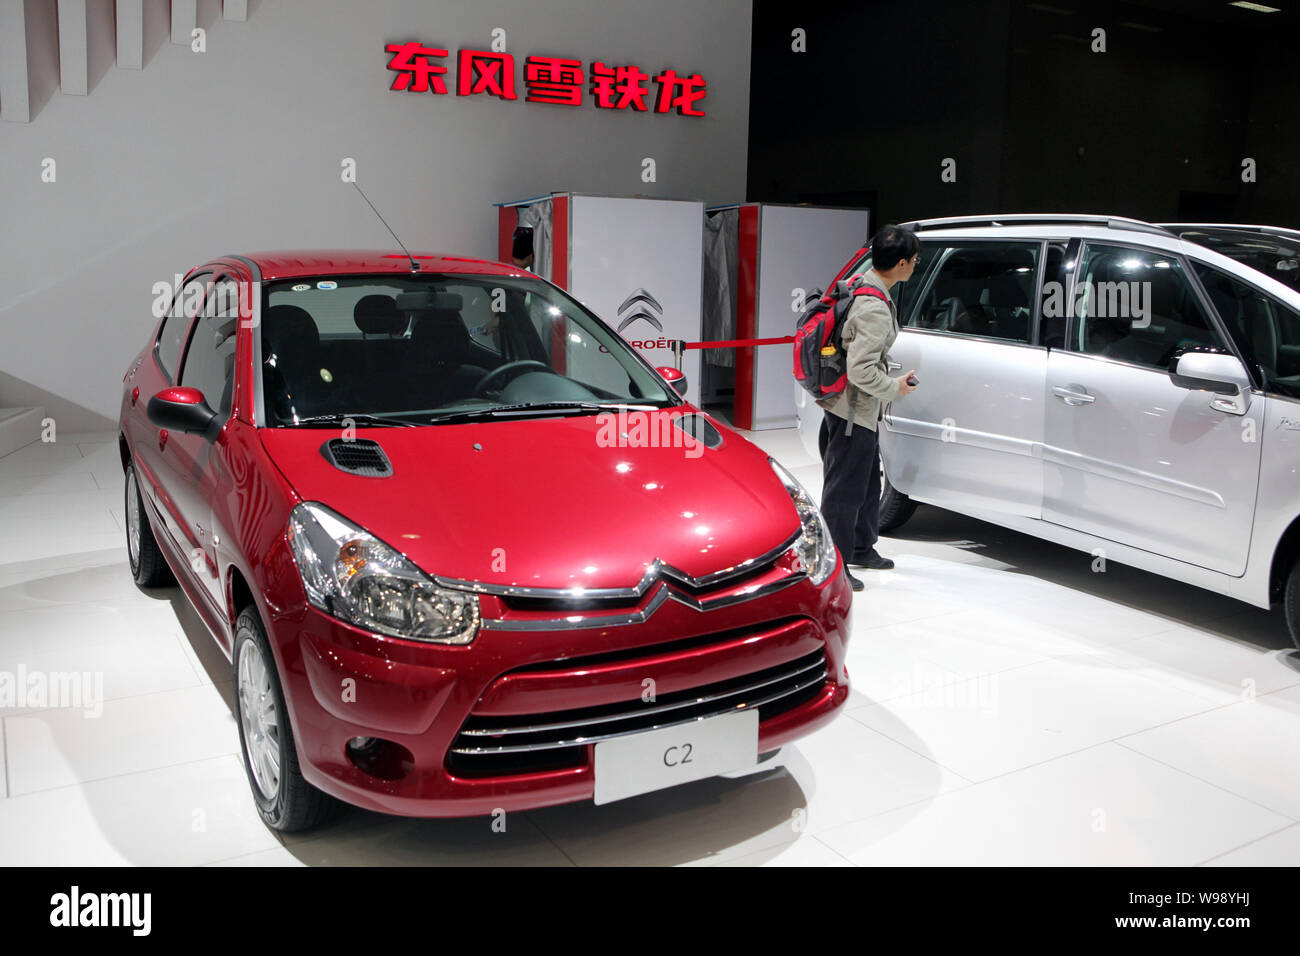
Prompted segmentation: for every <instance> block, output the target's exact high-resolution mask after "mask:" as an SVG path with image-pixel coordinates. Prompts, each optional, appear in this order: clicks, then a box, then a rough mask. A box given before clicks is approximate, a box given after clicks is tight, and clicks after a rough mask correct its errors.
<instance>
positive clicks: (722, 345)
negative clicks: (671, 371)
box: [682, 335, 794, 351]
mask: <svg viewBox="0 0 1300 956" xmlns="http://www.w3.org/2000/svg"><path fill="white" fill-rule="evenodd" d="M793 341H794V336H793V335H783V336H781V337H780V338H775V339H727V340H725V341H722V342H684V343H682V348H683V349H685V350H686V351H690V350H691V349H741V348H748V347H749V346H751V345H789V344H790V343H791V342H793Z"/></svg>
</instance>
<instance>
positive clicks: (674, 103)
mask: <svg viewBox="0 0 1300 956" xmlns="http://www.w3.org/2000/svg"><path fill="white" fill-rule="evenodd" d="M655 82H656V83H658V84H659V101H658V102H657V103H656V104H655V112H656V113H667V112H668V111H669V110H670V109H674V108H676V110H677V112H678V113H679V114H681V115H682V116H703V115H704V110H697V109H696V108H695V104H696V103H697V102H699V101H700V100H702V99H704V77H702V76H700V74H698V73H696V74H695V75H694V76H678V75H677V72H676V71H675V70H664V71H663V72H662V73H660V74H659V75H658V76H656V77H655Z"/></svg>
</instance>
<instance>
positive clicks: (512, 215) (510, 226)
mask: <svg viewBox="0 0 1300 956" xmlns="http://www.w3.org/2000/svg"><path fill="white" fill-rule="evenodd" d="M518 221H519V213H518V212H517V211H516V210H515V208H514V207H513V206H501V207H499V208H498V209H497V261H498V262H510V261H511V256H510V253H511V252H512V251H514V241H513V240H514V235H515V224H516V223H517V222H518Z"/></svg>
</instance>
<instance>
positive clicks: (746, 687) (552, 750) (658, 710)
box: [447, 649, 826, 776]
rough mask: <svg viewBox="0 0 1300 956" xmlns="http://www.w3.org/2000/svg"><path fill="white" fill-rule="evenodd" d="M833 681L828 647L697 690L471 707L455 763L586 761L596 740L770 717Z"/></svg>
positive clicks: (507, 766) (515, 765) (467, 768)
mask: <svg viewBox="0 0 1300 956" xmlns="http://www.w3.org/2000/svg"><path fill="white" fill-rule="evenodd" d="M825 681H826V653H825V651H824V650H822V649H818V650H816V651H813V652H812V653H811V654H806V655H804V656H803V657H801V658H799V659H798V660H794V661H790V662H789V663H786V664H781V665H778V666H776V667H769V668H767V669H766V670H762V671H758V672H756V673H753V674H746V675H744V676H742V677H735V678H732V679H730V680H725V681H719V682H718V683H715V684H708V685H706V686H704V687H697V688H694V689H692V690H687V691H679V692H677V693H674V694H663V695H661V696H659V697H658V698H656V700H655V701H654V702H653V703H646V702H643V701H642V700H641V699H640V698H638V699H636V700H631V701H623V702H620V703H616V704H605V705H602V706H599V707H585V708H581V709H578V710H565V711H554V712H552V713H548V714H522V715H512V716H477V715H474V714H471V715H470V716H469V718H468V719H467V720H466V721H465V724H464V726H463V727H461V729H460V733H459V734H457V735H456V739H455V740H453V741H452V745H451V751H450V752H449V753H448V761H447V764H448V768H449V769H450V770H451V772H452V773H454V774H457V775H458V776H501V775H508V774H514V773H534V772H538V771H543V770H557V769H562V768H566V767H581V766H585V765H586V763H587V753H588V748H589V747H590V745H591V744H594V743H598V742H599V741H601V740H609V739H610V738H612V737H622V736H624V735H626V734H634V733H639V732H641V731H646V730H655V729H658V728H660V727H668V726H672V725H673V724H680V723H687V722H689V721H693V720H699V719H700V718H703V717H714V716H717V715H719V714H725V713H734V712H735V711H737V710H744V709H749V708H757V709H758V713H759V720H760V721H764V720H768V719H770V718H772V717H775V716H776V715H778V714H782V713H785V712H786V711H788V710H792V709H794V708H795V707H798V706H799V705H800V704H803V703H805V702H807V701H809V700H811V699H812V698H814V697H816V696H817V692H818V691H819V690H820V688H821V687H822V685H823V684H824V683H825Z"/></svg>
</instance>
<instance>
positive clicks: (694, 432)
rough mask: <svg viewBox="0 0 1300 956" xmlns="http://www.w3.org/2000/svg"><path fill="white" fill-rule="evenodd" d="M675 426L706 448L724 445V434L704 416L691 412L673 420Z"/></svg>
mask: <svg viewBox="0 0 1300 956" xmlns="http://www.w3.org/2000/svg"><path fill="white" fill-rule="evenodd" d="M673 424H674V425H676V426H677V427H678V428H680V429H681V430H682V431H684V432H686V434H688V435H690V436H691V437H692V438H694V439H695V440H696V441H698V442H699V443H700V444H702V445H703V446H704V447H705V448H717V447H718V446H719V445H721V444H722V433H721V432H719V431H718V430H717V429H716V428H714V427H713V422H711V421H709V420H708V419H707V418H705V417H704V416H703V415H698V414H696V413H694V412H691V413H690V414H687V415H679V416H677V417H676V418H674V419H673Z"/></svg>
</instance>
